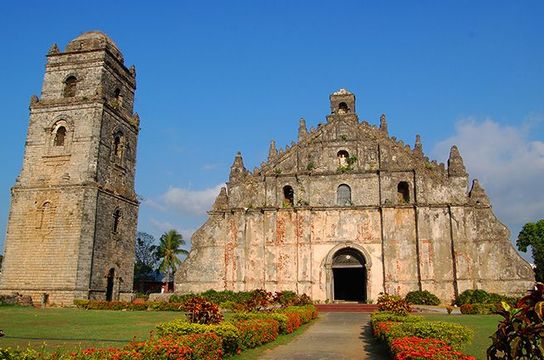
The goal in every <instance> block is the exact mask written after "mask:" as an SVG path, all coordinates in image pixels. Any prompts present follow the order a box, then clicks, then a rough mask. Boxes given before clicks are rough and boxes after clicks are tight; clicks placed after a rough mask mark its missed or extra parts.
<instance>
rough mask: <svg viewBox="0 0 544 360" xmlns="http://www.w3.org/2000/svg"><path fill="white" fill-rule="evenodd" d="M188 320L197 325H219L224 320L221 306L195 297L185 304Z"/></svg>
mask: <svg viewBox="0 0 544 360" xmlns="http://www.w3.org/2000/svg"><path fill="white" fill-rule="evenodd" d="M185 309H186V310H187V314H186V315H187V320H188V321H189V322H190V323H196V324H205V325H208V324H217V323H220V322H221V321H222V320H223V314H221V311H220V310H219V306H217V305H216V304H214V303H212V302H210V301H208V300H206V299H204V298H199V297H195V298H192V299H191V300H189V301H188V302H186V303H185Z"/></svg>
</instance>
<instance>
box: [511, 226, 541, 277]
mask: <svg viewBox="0 0 544 360" xmlns="http://www.w3.org/2000/svg"><path fill="white" fill-rule="evenodd" d="M516 245H517V246H518V249H519V250H520V251H523V252H526V251H527V248H528V247H529V246H531V248H532V250H533V259H534V262H535V266H536V268H535V276H536V281H539V282H544V219H541V220H539V221H537V222H534V223H527V224H525V225H523V229H521V232H520V233H519V235H518V240H517V241H516Z"/></svg>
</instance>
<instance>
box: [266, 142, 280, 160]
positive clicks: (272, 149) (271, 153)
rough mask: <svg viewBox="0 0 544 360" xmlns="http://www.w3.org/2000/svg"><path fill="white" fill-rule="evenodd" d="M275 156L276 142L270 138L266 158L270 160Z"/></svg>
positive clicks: (276, 154)
mask: <svg viewBox="0 0 544 360" xmlns="http://www.w3.org/2000/svg"><path fill="white" fill-rule="evenodd" d="M276 156H278V150H277V149H276V142H275V141H274V140H272V141H270V148H269V149H268V160H272V159H274V158H275V157H276Z"/></svg>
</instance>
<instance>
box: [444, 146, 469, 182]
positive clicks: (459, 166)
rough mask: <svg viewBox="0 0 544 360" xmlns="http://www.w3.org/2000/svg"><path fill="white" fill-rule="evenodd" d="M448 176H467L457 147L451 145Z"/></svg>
mask: <svg viewBox="0 0 544 360" xmlns="http://www.w3.org/2000/svg"><path fill="white" fill-rule="evenodd" d="M448 176H467V171H466V169H465V164H464V163H463V158H462V157H461V154H460V153H459V149H458V148H457V146H455V145H453V146H452V147H451V150H450V157H449V159H448Z"/></svg>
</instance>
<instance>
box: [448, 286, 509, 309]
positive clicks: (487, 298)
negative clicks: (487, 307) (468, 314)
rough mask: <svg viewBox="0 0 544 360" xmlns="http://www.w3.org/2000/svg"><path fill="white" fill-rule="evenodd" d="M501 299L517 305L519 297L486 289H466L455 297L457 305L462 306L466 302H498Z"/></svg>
mask: <svg viewBox="0 0 544 360" xmlns="http://www.w3.org/2000/svg"><path fill="white" fill-rule="evenodd" d="M501 301H504V302H506V303H507V304H509V305H515V304H516V302H517V301H518V298H517V297H512V296H504V295H499V294H495V293H488V292H487V291H485V290H480V289H478V290H465V291H463V292H462V293H461V294H459V296H458V297H457V299H455V304H456V305H457V306H462V305H464V304H497V303H500V302H501Z"/></svg>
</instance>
